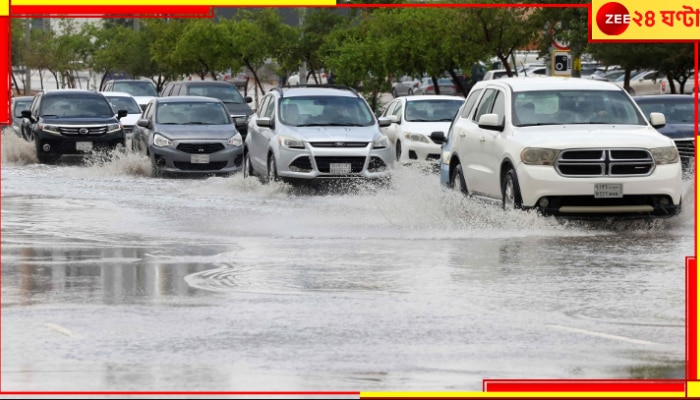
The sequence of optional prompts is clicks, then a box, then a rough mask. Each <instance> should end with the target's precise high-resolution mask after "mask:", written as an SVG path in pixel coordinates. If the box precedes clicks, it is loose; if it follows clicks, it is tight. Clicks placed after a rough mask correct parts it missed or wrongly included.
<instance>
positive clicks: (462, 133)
mask: <svg viewBox="0 0 700 400" xmlns="http://www.w3.org/2000/svg"><path fill="white" fill-rule="evenodd" d="M465 136H467V134H466V133H464V132H460V133H459V137H465Z"/></svg>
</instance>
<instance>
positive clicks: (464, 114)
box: [462, 89, 482, 118]
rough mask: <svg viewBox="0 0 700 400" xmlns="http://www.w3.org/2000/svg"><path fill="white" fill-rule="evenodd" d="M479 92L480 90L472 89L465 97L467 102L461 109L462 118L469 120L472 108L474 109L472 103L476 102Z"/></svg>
mask: <svg viewBox="0 0 700 400" xmlns="http://www.w3.org/2000/svg"><path fill="white" fill-rule="evenodd" d="M481 92H482V89H474V90H472V91H471V92H470V93H469V96H467V100H466V101H465V103H464V108H462V118H469V115H471V111H472V108H473V107H474V103H476V100H477V99H478V98H479V95H480V94H481Z"/></svg>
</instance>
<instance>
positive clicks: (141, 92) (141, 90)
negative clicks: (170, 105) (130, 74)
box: [109, 81, 158, 97]
mask: <svg viewBox="0 0 700 400" xmlns="http://www.w3.org/2000/svg"><path fill="white" fill-rule="evenodd" d="M112 87H113V89H111V90H109V91H110V92H125V93H129V94H130V95H132V96H154V97H155V96H158V93H157V92H156V88H155V86H153V84H152V83H151V82H149V81H124V82H122V81H116V82H114V85H113V86H112Z"/></svg>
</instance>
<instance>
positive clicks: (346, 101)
mask: <svg viewBox="0 0 700 400" xmlns="http://www.w3.org/2000/svg"><path fill="white" fill-rule="evenodd" d="M280 121H281V122H282V123H284V124H286V125H292V126H370V125H373V124H374V123H375V119H374V115H373V113H372V111H371V110H370V108H369V106H368V105H367V103H365V102H364V101H363V100H362V99H361V98H359V97H355V96H352V97H349V96H331V95H326V96H298V97H285V98H283V99H282V100H281V102H280Z"/></svg>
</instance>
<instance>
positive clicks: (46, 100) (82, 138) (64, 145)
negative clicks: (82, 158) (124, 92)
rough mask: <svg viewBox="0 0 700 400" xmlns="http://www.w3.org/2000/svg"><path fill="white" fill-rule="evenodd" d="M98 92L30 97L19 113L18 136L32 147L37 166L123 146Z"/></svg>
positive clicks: (109, 109)
mask: <svg viewBox="0 0 700 400" xmlns="http://www.w3.org/2000/svg"><path fill="white" fill-rule="evenodd" d="M126 115H127V111H126V110H119V111H118V112H117V113H116V115H115V112H114V110H113V109H112V106H111V105H110V103H109V102H108V101H107V99H106V98H105V97H104V96H103V95H102V94H101V93H99V92H93V91H89V90H78V89H59V90H55V91H50V92H42V93H39V94H37V95H36V96H34V100H33V101H32V104H31V106H30V107H29V110H23V111H22V117H23V118H24V122H23V123H22V133H23V135H25V137H27V138H29V139H30V140H34V143H35V145H36V157H37V159H38V160H39V162H41V163H54V162H56V161H57V160H58V159H59V158H60V157H61V156H62V155H64V154H85V153H89V152H91V151H93V150H113V149H117V148H120V147H123V146H125V135H124V129H123V127H122V123H121V122H119V119H120V118H122V117H125V116H126Z"/></svg>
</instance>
